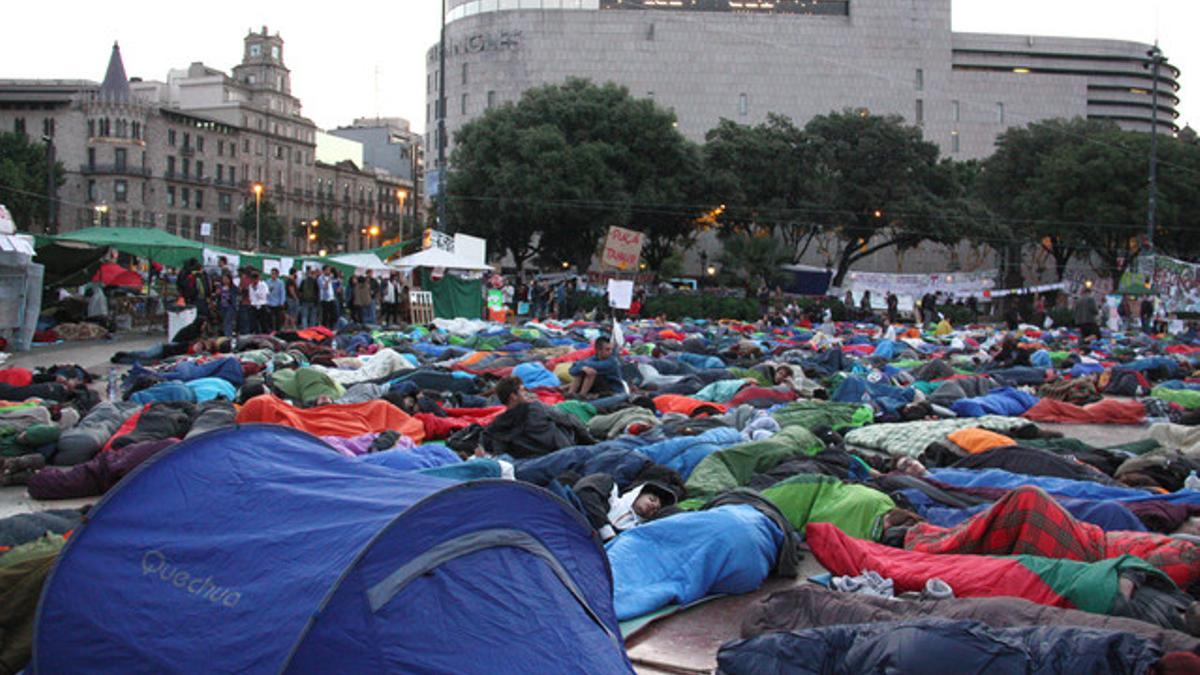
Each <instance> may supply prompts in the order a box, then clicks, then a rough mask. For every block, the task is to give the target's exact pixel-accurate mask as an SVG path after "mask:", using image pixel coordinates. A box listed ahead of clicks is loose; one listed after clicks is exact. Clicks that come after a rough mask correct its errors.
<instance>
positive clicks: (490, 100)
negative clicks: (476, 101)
mask: <svg viewBox="0 0 1200 675" xmlns="http://www.w3.org/2000/svg"><path fill="white" fill-rule="evenodd" d="M487 107H488V110H491V109H492V108H495V107H496V92H494V91H489V92H488V93H487Z"/></svg>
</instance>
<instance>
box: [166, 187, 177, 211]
mask: <svg viewBox="0 0 1200 675" xmlns="http://www.w3.org/2000/svg"><path fill="white" fill-rule="evenodd" d="M167 206H175V186H174V185H168V186H167Z"/></svg>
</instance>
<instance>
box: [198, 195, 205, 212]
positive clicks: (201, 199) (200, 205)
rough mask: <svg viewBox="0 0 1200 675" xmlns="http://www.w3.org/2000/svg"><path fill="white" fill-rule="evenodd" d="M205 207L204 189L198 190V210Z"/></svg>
mask: <svg viewBox="0 0 1200 675" xmlns="http://www.w3.org/2000/svg"><path fill="white" fill-rule="evenodd" d="M203 209H204V190H196V210H197V211H202V210H203Z"/></svg>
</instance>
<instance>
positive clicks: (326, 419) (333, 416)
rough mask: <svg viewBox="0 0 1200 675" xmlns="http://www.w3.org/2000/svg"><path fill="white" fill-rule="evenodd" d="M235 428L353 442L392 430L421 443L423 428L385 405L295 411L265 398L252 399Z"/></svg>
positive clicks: (326, 406)
mask: <svg viewBox="0 0 1200 675" xmlns="http://www.w3.org/2000/svg"><path fill="white" fill-rule="evenodd" d="M237 422H238V424H252V423H255V422H258V423H263V424H279V425H282V426H285V427H292V428H293V429H300V430H301V431H307V432H308V433H310V434H312V435H314V436H338V437H341V438H353V437H355V436H361V435H363V434H366V433H371V432H374V433H381V432H384V431H388V430H392V431H399V432H400V433H402V434H404V435H405V436H408V437H409V438H411V439H412V441H413V443H420V442H421V441H423V440H425V425H423V424H421V421H420V420H417V419H414V418H412V417H409V416H408V415H407V414H405V412H404V411H403V410H401V409H399V408H397V407H396V406H394V405H392V404H391V403H388V402H387V401H378V400H377V401H367V402H366V403H352V404H348V405H323V406H320V407H317V408H296V407H293V406H291V405H288V404H287V403H285V402H283V401H282V400H280V399H278V398H276V397H274V396H271V395H270V394H266V395H263V396H255V397H254V398H252V399H250V400H249V401H246V405H244V406H242V409H241V410H239V411H238V414H237Z"/></svg>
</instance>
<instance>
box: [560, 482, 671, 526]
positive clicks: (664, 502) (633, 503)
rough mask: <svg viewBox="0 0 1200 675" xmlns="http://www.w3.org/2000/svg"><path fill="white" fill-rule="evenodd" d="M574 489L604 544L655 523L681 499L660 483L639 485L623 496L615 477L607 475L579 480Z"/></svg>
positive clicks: (585, 513)
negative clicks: (632, 530)
mask: <svg viewBox="0 0 1200 675" xmlns="http://www.w3.org/2000/svg"><path fill="white" fill-rule="evenodd" d="M573 490H574V492H575V495H576V496H577V497H579V501H580V502H581V503H582V505H583V512H584V515H585V516H587V519H588V523H590V524H591V526H592V528H593V529H595V530H596V533H597V534H599V535H600V538H601V539H603V540H604V541H608V540H609V539H612V538H613V537H615V536H617V535H618V534H620V533H621V532H624V531H625V530H629V529H632V528H634V527H637V526H638V525H641V524H642V523H644V522H646V521H648V520H652V519H653V518H654V517H655V516H656V515H658V513H659V511H661V510H662V509H663V508H664V507H667V506H673V505H674V504H675V502H676V501H677V500H678V496H677V495H676V494H675V493H674V492H673V491H672V490H671V489H670V488H668V487H667V486H666V485H663V484H662V483H659V482H657V481H648V482H645V483H642V484H640V485H636V486H634V487H632V488H630V489H629V490H626V491H625V493H624V494H622V493H621V492H620V490H619V489H618V487H617V483H616V481H615V480H613V477H612V476H610V475H608V474H606V473H595V474H592V475H590V476H585V477H584V478H581V479H579V482H577V483H575V485H574V488H573Z"/></svg>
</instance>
